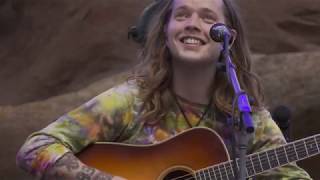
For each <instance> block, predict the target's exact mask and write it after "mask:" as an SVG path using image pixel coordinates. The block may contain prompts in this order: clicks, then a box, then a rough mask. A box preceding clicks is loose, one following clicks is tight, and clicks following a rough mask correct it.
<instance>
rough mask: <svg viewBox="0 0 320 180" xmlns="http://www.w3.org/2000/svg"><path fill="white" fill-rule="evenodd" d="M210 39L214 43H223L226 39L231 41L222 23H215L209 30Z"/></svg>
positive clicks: (227, 30)
mask: <svg viewBox="0 0 320 180" xmlns="http://www.w3.org/2000/svg"><path fill="white" fill-rule="evenodd" d="M210 37H211V38H212V39H213V40H214V41H216V42H224V41H225V40H226V39H228V40H232V38H233V37H232V34H231V32H230V30H229V28H228V27H227V26H226V25H225V24H223V23H216V24H214V25H213V26H212V27H211V28H210Z"/></svg>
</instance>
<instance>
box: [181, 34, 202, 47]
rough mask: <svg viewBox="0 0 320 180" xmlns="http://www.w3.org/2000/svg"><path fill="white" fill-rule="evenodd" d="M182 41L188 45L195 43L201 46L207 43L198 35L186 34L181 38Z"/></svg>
mask: <svg viewBox="0 0 320 180" xmlns="http://www.w3.org/2000/svg"><path fill="white" fill-rule="evenodd" d="M180 42H182V43H183V44H187V45H194V46H201V45H205V44H206V43H205V42H204V41H203V40H202V39H200V38H197V37H191V36H185V37H182V38H181V39H180Z"/></svg>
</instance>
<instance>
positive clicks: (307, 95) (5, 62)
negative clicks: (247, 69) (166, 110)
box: [0, 0, 320, 179]
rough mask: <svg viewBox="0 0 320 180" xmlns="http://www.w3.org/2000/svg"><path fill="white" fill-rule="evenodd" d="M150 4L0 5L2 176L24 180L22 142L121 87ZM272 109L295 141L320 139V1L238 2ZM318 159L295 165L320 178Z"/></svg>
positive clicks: (59, 0)
mask: <svg viewBox="0 0 320 180" xmlns="http://www.w3.org/2000/svg"><path fill="white" fill-rule="evenodd" d="M148 2H151V0H140V1H139V2H138V1H132V0H108V1H99V0H90V1H85V0H73V1H63V0H55V1H50V0H41V1H37V0H28V1H27V0H0V63H1V66H0V83H1V85H2V86H1V88H0V106H1V107H0V119H1V122H2V124H1V126H0V134H1V137H5V138H4V140H3V142H2V144H1V151H0V158H1V159H2V162H5V163H0V177H4V178H5V179H28V178H27V177H25V176H26V174H24V173H22V171H21V170H18V169H17V168H16V167H15V164H14V157H15V154H16V152H17V150H18V148H19V147H20V146H21V145H22V143H23V141H24V139H25V138H26V137H27V135H28V134H30V133H31V132H33V131H35V130H38V129H40V128H42V127H44V126H45V125H47V124H48V123H49V122H51V121H53V120H54V119H55V118H57V117H58V116H59V115H61V114H63V113H64V112H67V111H68V110H71V109H72V108H74V107H76V106H77V105H80V104H81V103H83V102H84V101H86V100H88V99H89V98H91V97H93V96H95V95H96V94H98V93H99V92H102V91H104V90H105V89H107V88H109V87H111V86H112V85H113V84H114V83H116V82H118V81H120V79H123V74H119V73H120V72H127V70H128V69H129V68H130V67H132V66H134V65H135V64H137V61H136V58H135V56H136V49H137V46H136V45H135V44H133V43H131V42H130V41H128V40H127V30H128V28H129V27H130V26H131V25H133V24H134V22H136V20H137V16H138V15H139V14H140V12H141V11H142V9H143V7H144V6H145V5H146V4H147V3H148ZM236 2H237V3H238V4H239V7H240V8H239V9H240V11H241V13H242V15H243V19H244V22H245V25H246V29H247V31H248V38H249V42H250V47H251V49H252V51H253V53H255V54H261V55H259V56H256V57H255V61H254V67H255V69H256V70H257V72H258V74H259V75H260V76H261V77H262V80H263V83H264V87H265V90H266V99H267V104H268V105H269V107H270V109H272V108H273V107H275V106H277V105H280V104H284V105H287V106H288V107H290V109H291V110H292V111H293V113H294V114H293V119H292V122H293V123H292V128H293V132H292V133H293V136H294V138H301V137H305V136H308V135H312V134H314V133H319V129H320V124H319V121H318V119H317V114H318V112H319V110H320V91H319V87H320V84H319V80H318V77H319V75H318V74H319V73H320V69H319V67H320V66H319V65H320V64H319V62H320V61H319V57H320V55H319V52H320V48H319V46H320V36H318V35H317V34H319V32H320V8H319V7H320V1H319V0H304V1H300V0H268V1H251V0H241V1H240V0H238V1H236ZM319 163H320V159H319V157H316V158H312V159H310V160H304V161H302V162H301V163H300V164H301V165H302V166H303V167H305V168H306V169H307V170H309V172H310V174H312V176H313V177H314V178H315V179H320V174H319V172H317V169H316V167H315V164H319Z"/></svg>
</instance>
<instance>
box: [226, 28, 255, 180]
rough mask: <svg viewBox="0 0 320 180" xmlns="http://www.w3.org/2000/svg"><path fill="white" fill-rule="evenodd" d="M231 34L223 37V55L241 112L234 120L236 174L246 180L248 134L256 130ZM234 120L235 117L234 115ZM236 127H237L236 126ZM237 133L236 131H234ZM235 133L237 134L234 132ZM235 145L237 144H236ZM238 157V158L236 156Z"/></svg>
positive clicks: (239, 179)
mask: <svg viewBox="0 0 320 180" xmlns="http://www.w3.org/2000/svg"><path fill="white" fill-rule="evenodd" d="M230 39H231V36H230V35H228V34H225V35H224V38H223V50H222V56H223V59H224V62H225V64H226V74H227V77H228V82H229V83H230V85H232V87H233V90H234V94H235V98H236V99H234V101H237V105H238V106H237V108H238V110H239V113H240V122H233V124H234V125H236V124H237V125H238V126H239V127H238V128H239V130H240V133H239V161H237V160H236V162H234V163H238V164H236V165H238V166H236V167H239V173H235V176H237V175H238V177H236V178H237V179H238V180H245V178H246V153H247V147H248V135H249V134H251V133H253V132H254V125H253V121H252V117H251V112H252V111H251V107H250V104H249V100H248V96H247V94H246V92H244V91H243V90H242V89H241V87H240V84H239V81H238V78H237V75H236V71H235V65H234V64H233V63H232V61H231V58H230V52H229V42H230ZM232 119H233V120H234V119H235V118H234V117H232ZM234 129H235V128H234ZM234 133H235V132H234ZM234 135H235V134H234ZM234 146H235V144H234ZM235 159H236V158H235Z"/></svg>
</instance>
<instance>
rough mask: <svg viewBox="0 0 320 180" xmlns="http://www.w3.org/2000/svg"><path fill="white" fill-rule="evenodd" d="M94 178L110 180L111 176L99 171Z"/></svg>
mask: <svg viewBox="0 0 320 180" xmlns="http://www.w3.org/2000/svg"><path fill="white" fill-rule="evenodd" d="M94 180H112V176H111V175H108V174H105V173H101V172H99V173H98V174H97V175H96V176H95V177H94Z"/></svg>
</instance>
